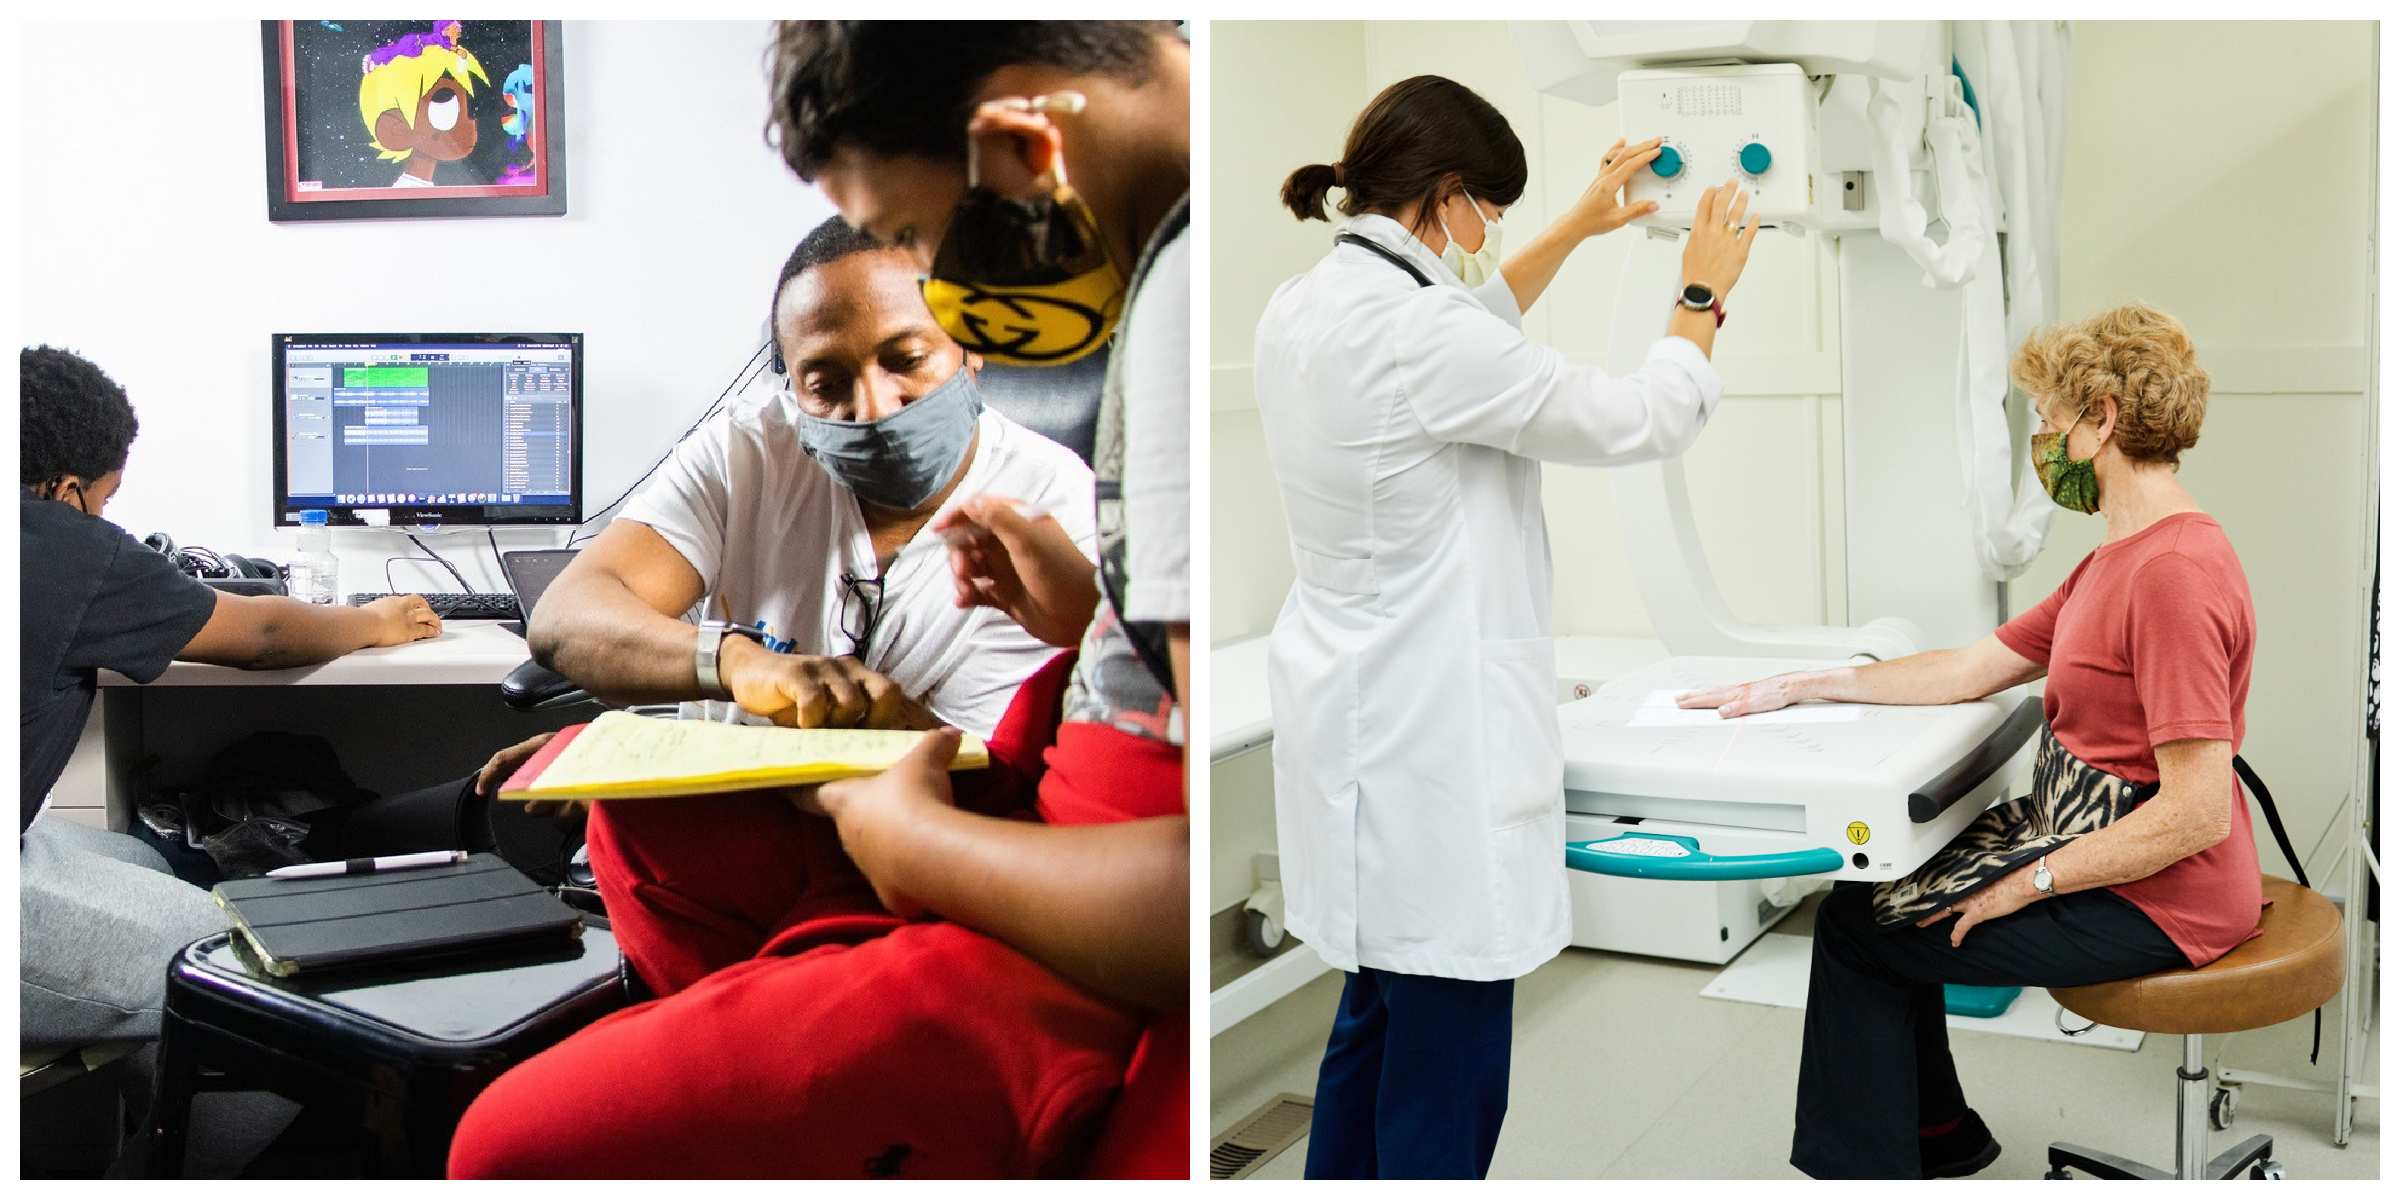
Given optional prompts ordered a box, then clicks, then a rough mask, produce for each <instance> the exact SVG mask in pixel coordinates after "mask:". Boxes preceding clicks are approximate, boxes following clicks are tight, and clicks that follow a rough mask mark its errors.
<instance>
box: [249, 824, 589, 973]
mask: <svg viewBox="0 0 2400 1200" xmlns="http://www.w3.org/2000/svg"><path fill="white" fill-rule="evenodd" d="M215 895H216V899H217V904H218V906H219V907H222V908H223V909H225V911H226V912H228V913H230V914H231V915H232V916H233V920H234V925H235V927H236V928H237V929H239V930H240V931H241V934H242V936H243V937H244V938H245V939H247V940H248V941H249V943H250V946H251V949H253V950H255V951H257V953H258V957H259V959H260V960H261V961H262V962H264V963H265V964H266V967H267V970H268V971H269V972H270V973H272V974H275V975H278V976H282V975H292V974H296V973H298V972H301V971H313V970H321V969H323V968H326V967H332V966H341V965H347V964H355V963H367V962H385V961H390V960H394V959H404V958H424V957H433V956H437V955H446V954H454V953H459V952H462V951H467V950H472V949H475V948H478V947H486V946H499V945H509V946H515V945H522V944H528V943H539V942H542V941H546V940H550V939H557V940H560V941H564V940H567V939H569V938H575V937H580V936H582V933H583V922H582V919H581V917H580V916H579V915H578V914H577V913H576V911H575V910H574V909H572V908H569V907H567V905H566V904H565V903H564V902H562V901H560V900H559V898H558V897H556V896H554V895H551V894H550V892H549V891H548V890H546V889H544V888H543V887H542V886H541V885H540V884H537V883H535V882H534V881H533V880H531V879H528V878H526V876H525V873H524V872H522V871H519V870H517V869H516V868H515V867H512V866H510V865H508V863H506V862H505V861H503V860H502V859H501V858H500V857H499V856H498V855H495V854H475V855H470V856H468V858H467V860H466V861H465V862H461V863H453V864H451V865H449V866H443V867H414V868H409V869H406V870H398V871H377V872H372V873H369V874H365V875H330V876H323V877H320V878H315V879H269V878H266V877H264V876H261V877H259V878H256V879H237V880H232V881H229V882H226V883H220V884H218V885H217V886H216V891H215Z"/></svg>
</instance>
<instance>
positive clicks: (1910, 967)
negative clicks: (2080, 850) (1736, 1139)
mask: <svg viewBox="0 0 2400 1200" xmlns="http://www.w3.org/2000/svg"><path fill="white" fill-rule="evenodd" d="M1872 892H1873V889H1872V887H1871V886H1870V885H1867V884H1863V883H1848V884H1836V885H1835V886H1834V889H1833V891H1832V893H1831V894H1829V895H1827V896H1826V897H1825V902H1824V905H1823V907H1821V908H1819V909H1818V910H1817V929H1816V952H1815V957H1814V958H1813V959H1812V960H1811V961H1810V963H1809V974H1808V1017H1807V1027H1806V1031H1805V1032H1804V1033H1803V1034H1802V1040H1801V1044H1800V1095H1799V1103H1798V1105H1797V1107H1796V1111H1795V1113H1794V1116H1793V1128H1792V1165H1793V1166H1795V1167H1798V1168H1800V1169H1801V1170H1802V1171H1804V1172H1806V1173H1808V1174H1809V1175H1812V1176H1814V1177H1816V1178H1818V1179H1917V1178H1920V1177H1921V1174H1922V1171H1921V1164H1920V1162H1919V1160H1918V1155H1917V1133H1918V1130H1919V1129H1921V1128H1925V1127H1928V1126H1937V1125H1940V1124H1942V1123H1944V1122H1947V1121H1950V1120H1952V1119H1954V1118H1956V1117H1959V1116H1961V1115H1963V1114H1964V1113H1965V1112H1966V1110H1967V1100H1966V1095H1965V1093H1964V1092H1963V1091H1962V1090H1961V1089H1960V1087H1959V1082H1958V1067H1957V1065H1956V1064H1955V1063H1953V1062H1952V1061H1951V1060H1950V1030H1949V1026H1948V1025H1947V1024H1945V1023H1944V1021H1943V1013H1942V985H1943V984H1945V983H1964V984H1979V985H1984V986H1995V987H2007V986H2023V987H2071V986H2075V985H2079V984H2087V983H2105V982H2107V981H2109V980H2112V979H2129V978H2132V977H2133V976H2136V975H2147V974H2149V973H2151V972H2153V971H2163V970H2167V969H2169V968H2181V967H2188V966H2190V965H2191V963H2190V960H2188V959H2186V958H2185V957H2184V955H2183V951H2181V950H2179V949H2176V947H2175V943H2174V942H2173V941H2171V940H2170V939H2169V938H2168V937H2167V935H2166V934H2165V933H2163V932H2161V931H2160V930H2159V928H2158V926H2157V925H2155V924H2153V923H2152V922H2151V920H2150V918H2149V917H2147V916H2145V915H2143V913H2142V911H2141V910H2140V909H2138V908H2135V907H2134V906H2133V905H2132V903H2131V902H2129V901H2126V900H2124V899H2121V898H2119V897H2118V896H2117V895H2116V894H2115V893H2114V892H2109V891H2105V890H2100V889H2094V890H2092V891H2085V892H2072V893H2069V894H2067V895H2064V896H2058V897H2055V898H2052V899H2048V900H2040V901H2036V902H2035V903H2033V904H2030V905H2028V906H2026V907H2024V908H2022V909H2019V910H2017V911H2016V912H2014V913H2011V914H2009V915H2008V916H2005V917H2002V918H2000V919H1998V920H1996V921H1987V922H1985V923H1983V924H1981V925H1977V926H1976V927H1975V928H1973V929H1971V930H1968V931H1967V936H1966V940H1965V942H1964V944H1962V945H1960V946H1959V947H1957V948H1956V949H1953V948H1951V945H1950V926H1951V922H1950V921H1946V920H1945V921H1942V922H1940V923H1939V924H1936V925H1933V926H1931V927H1930V928H1925V929H1919V928H1917V927H1916V926H1914V925H1903V926H1900V927H1898V928H1885V927H1883V926H1879V925H1877V924H1876V923H1875V916H1874V909H1873V906H1872V903H1871V898H1872Z"/></svg>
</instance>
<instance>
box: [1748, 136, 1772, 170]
mask: <svg viewBox="0 0 2400 1200" xmlns="http://www.w3.org/2000/svg"><path fill="white" fill-rule="evenodd" d="M1774 165H1775V156H1774V155H1773V154H1771V153H1769V152H1768V151H1767V148H1766V147H1765V146H1762V145H1760V144H1759V143H1757V142H1752V143H1750V144H1749V145H1747V146H1744V147H1742V169H1743V170H1745V171H1748V172H1749V173H1751V174H1753V175H1764V174H1766V173H1767V168H1768V167H1771V166H1774Z"/></svg>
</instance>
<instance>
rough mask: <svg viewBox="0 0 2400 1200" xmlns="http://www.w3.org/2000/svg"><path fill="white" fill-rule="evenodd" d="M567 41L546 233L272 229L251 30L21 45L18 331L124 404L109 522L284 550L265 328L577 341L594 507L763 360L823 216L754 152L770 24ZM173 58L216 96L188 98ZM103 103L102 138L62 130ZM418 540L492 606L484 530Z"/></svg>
mask: <svg viewBox="0 0 2400 1200" xmlns="http://www.w3.org/2000/svg"><path fill="white" fill-rule="evenodd" d="M563 36H564V42H565V47H564V48H565V54H566V104H567V125H566V130H567V179H568V206H567V207H568V215H566V216H565V217H519V218H508V219H483V220H438V221H427V220H418V221H369V222H346V221H345V222H298V223H293V224H285V225H276V224H271V223H269V222H268V221H267V217H266V197H265V194H264V188H265V183H264V179H265V167H264V163H263V161H262V155H263V154H264V138H263V136H262V134H261V121H262V114H261V113H260V103H261V101H260V93H259V89H258V87H257V86H256V85H255V84H254V83H253V84H249V85H244V84H243V82H242V81H243V80H255V79H256V78H257V76H256V75H255V74H254V72H256V71H257V70H258V59H259V31H258V25H257V23H256V22H248V21H219V22H206V23H181V24H155V23H111V24H107V25H89V24H48V25H41V26H33V27H28V36H27V37H26V38H25V39H24V41H23V51H22V53H21V56H20V58H19V63H20V71H19V76H20V78H19V84H18V86H19V87H20V88H21V89H22V95H23V97H24V101H25V102H24V105H23V111H24V113H25V116H24V119H23V122H22V136H23V138H24V142H23V152H24V158H23V163H24V165H25V167H26V170H25V171H24V174H23V183H22V185H21V187H22V193H23V198H24V221H25V225H24V229H25V230H26V231H27V232H26V235H25V237H24V255H25V257H24V263H25V268H24V282H23V284H22V289H23V294H24V313H25V317H24V322H25V325H24V331H23V336H24V337H25V339H26V341H27V342H28V343H33V342H49V343H53V344H56V345H60V346H65V347H68V348H71V349H74V350H77V351H79V352H81V353H83V354H84V355H86V356H87V357H89V358H91V359H92V360H93V361H95V362H97V363H99V364H100V365H101V367H102V368H104V369H105V370H107V371H108V372H109V373H110V374H111V375H113V376H115V377H116V379H117V381H118V382H119V383H122V384H123V385H124V386H125V388H126V391H127V392H128V393H129V394H130V395H131V396H132V398H133V403H134V407H135V411H136V412H137V413H138V414H139V416H140V418H141V422H142V431H141V436H140V438H139V439H138V440H136V441H135V443H134V447H133V456H132V460H131V462H130V463H128V465H127V471H126V481H125V488H124V491H123V492H122V493H121V495H120V498H119V499H118V500H117V501H116V502H114V503H113V504H112V505H111V506H110V508H109V512H108V515H109V517H110V518H111V519H113V520H115V521H117V522H118V523H119V524H122V525H123V526H125V527H126V528H127V529H130V530H132V531H133V532H135V533H136V534H141V533H146V532H148V531H150V530H153V529H163V530H166V531H168V532H170V533H172V534H173V535H174V536H175V537H176V538H177V539H178V540H180V541H183V542H186V543H193V544H202V545H207V546H210V547H212V548H215V549H219V550H228V551H235V552H247V553H266V554H269V555H270V556H272V557H276V558H282V557H285V556H286V555H287V554H288V551H289V548H290V546H291V544H292V534H291V532H290V531H281V532H278V531H276V530H274V529H273V528H272V527H271V526H270V525H269V523H268V518H267V512H268V487H269V479H268V475H269V471H270V467H271V463H272V461H273V459H272V447H271V445H270V443H269V438H270V436H271V435H270V428H271V427H270V425H269V419H270V413H269V408H270V405H271V402H272V394H271V392H270V390H269V381H268V370H267V364H268V349H267V339H268V335H269V334H270V333H274V332H283V331H310V330H326V331H343V332H353V331H372V330H395V331H401V330H427V331H453V330H457V331H468V330H484V329H540V330H562V331H580V332H582V333H584V334H585V335H586V356H585V364H586V376H585V383H584V397H585V403H586V412H585V415H584V436H585V441H586V449H585V459H584V491H585V495H586V497H587V499H586V508H587V512H588V511H590V510H591V509H596V508H597V507H598V506H600V505H602V504H605V503H607V502H608V501H609V500H611V499H613V498H615V496H616V494H617V493H618V492H620V491H622V490H623V489H624V488H625V486H626V485H627V484H629V483H631V482H632V481H633V479H634V478H635V477H636V476H637V475H638V474H640V472H641V471H643V470H644V469H646V468H647V467H648V466H649V464H650V463H651V462H652V461H653V460H654V459H656V458H657V456H658V455H659V454H660V453H662V452H663V451H664V450H665V449H666V446H667V444H668V442H669V440H670V439H672V438H673V437H674V436H675V435H676V434H677V433H680V432H681V431H682V430H683V428H684V427H685V426H686V425H687V424H689V423H690V422H691V420H692V418H693V417H695V416H697V415H698V414H699V412H700V411H701V410H702V409H703V408H704V407H705V406H706V405H707V404H708V402H709V401H710V400H711V399H712V398H713V397H715V396H716V394H717V392H718V391H719V389H721V388H722V387H724V385H725V383H726V382H727V380H729V379H730V378H731V377H732V375H733V372H734V368H736V367H737V366H739V365H740V364H741V363H742V361H743V360H744V359H745V358H747V357H748V356H749V354H750V352H751V350H753V349H754V348H755V347H756V346H757V337H758V333H759V330H760V327H761V323H762V321H763V320H764V318H765V307H766V302H767V296H768V293H769V291H770V290H771V289H772V286H773V284H774V280H775V272H776V270H777V268H778V267H780V266H781V264H782V262H783V258H784V256H785V255H786V254H787V253H789V252H790V250H791V247H792V246H793V244H794V243H796V242H797V241H798V240H799V238H800V236H801V235H802V234H804V233H806V232H807V231H808V229H809V228H810V227H811V226H813V225H815V224H816V223H817V222H818V221H820V220H822V219H824V218H825V217H826V216H829V215H831V213H832V209H831V207H830V206H829V205H828V204H826V203H825V201H824V200H823V199H822V197H821V196H819V194H818V193H817V192H816V191H815V190H814V189H813V188H809V187H806V186H804V185H802V184H801V183H800V182H799V181H798V180H796V179H794V178H793V177H792V176H791V175H790V173H789V172H787V171H786V170H785V169H784V166H783V164H782V162H781V160H780V159H778V158H777V157H776V156H775V153H774V152H773V151H772V150H771V149H769V148H768V147H767V145H766V144H765V142H764V141H763V140H761V137H760V132H759V130H760V125H761V122H762V120H763V118H764V117H765V114H766V85H765V81H764V76H763V66H762V59H761V54H762V51H763V50H764V48H765V46H766V37H767V34H766V29H765V26H764V23H763V22H756V21H727V22H660V23H631V22H613V21H602V22H593V21H570V22H568V23H567V25H566V28H565V29H564V30H563ZM95 63H107V64H109V69H108V71H107V73H106V74H107V83H106V86H105V87H103V88H100V89H99V91H97V92H95V90H94V87H95V85H94V82H93V81H94V76H93V74H92V72H93V64H95ZM193 63H209V64H214V66H213V67H212V68H211V69H212V70H213V71H215V72H217V73H218V74H223V73H224V72H227V71H230V72H231V76H232V79H231V82H230V83H224V82H223V81H220V84H219V85H218V86H214V87H210V88H208V89H205V91H204V92H195V91H194V90H193V87H192V79H193V76H192V74H191V66H190V65H191V64H193ZM96 95H105V97H106V99H105V101H102V102H100V103H102V105H103V107H104V108H105V110H106V111H107V112H108V113H109V114H110V118H109V122H108V124H109V126H110V127H112V128H114V129H115V130H117V131H118V132H117V133H114V134H104V133H102V132H100V131H99V130H97V129H96V128H95V127H94V126H92V125H91V124H90V123H88V122H86V121H83V120H80V119H69V117H70V115H71V114H72V113H73V112H74V111H77V110H81V109H86V108H88V106H89V103H90V101H89V98H90V97H93V96H96ZM186 113H189V114H192V116H191V117H190V118H188V120H189V121H190V122H196V123H186V122H187V118H186V117H183V116H180V115H179V114H186ZM178 130H183V131H186V132H188V134H189V136H181V135H176V133H175V131H178ZM500 536H501V543H502V545H503V546H507V547H511V548H514V547H518V546H542V545H557V544H559V543H560V541H561V540H562V539H563V537H564V536H565V534H564V531H563V530H559V529H549V530H544V531H540V532H523V533H516V534H508V533H503V534H501V535H500ZM433 545H434V546H435V548H436V549H438V550H441V551H442V552H443V553H444V554H445V555H448V556H450V557H451V558H452V559H453V561H458V562H460V565H461V566H462V567H463V568H465V570H466V571H467V575H468V578H469V579H471V580H473V581H475V582H476V583H477V585H478V586H480V587H492V588H495V589H497V588H499V586H500V584H501V580H500V578H499V575H498V573H497V569H496V564H494V563H492V562H491V556H490V552H489V551H488V550H487V549H485V548H484V543H483V540H482V538H481V536H480V535H477V536H475V537H473V538H471V539H470V538H467V537H465V536H462V535H456V534H445V535H443V536H442V537H440V538H438V539H436V540H434V542H433ZM336 552H337V553H338V554H339V555H340V557H341V559H342V574H343V589H344V590H345V591H381V590H383V588H384V560H385V559H386V558H387V557H389V556H391V555H395V554H402V553H414V551H413V550H411V549H410V548H409V547H408V544H407V542H406V541H404V540H403V539H402V538H401V537H400V536H399V535H397V534H394V533H389V532H366V531H359V532H355V533H353V532H351V531H348V530H344V531H341V532H340V533H338V534H337V540H336ZM468 559H474V560H477V561H476V562H474V563H470V562H468V561H467V560H468ZM393 571H394V577H395V578H396V580H397V581H398V583H399V585H400V586H401V587H403V588H408V587H417V588H426V589H438V590H453V589H455V588H456V586H457V585H456V584H455V583H453V582H451V581H450V580H449V579H448V577H447V576H446V575H445V574H443V573H442V572H441V570H440V568H438V567H434V566H432V565H431V564H427V563H408V562H404V563H398V564H395V565H394V568H393Z"/></svg>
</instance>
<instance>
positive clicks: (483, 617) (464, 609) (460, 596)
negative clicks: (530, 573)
mask: <svg viewBox="0 0 2400 1200" xmlns="http://www.w3.org/2000/svg"><path fill="white" fill-rule="evenodd" d="M392 594H394V593H391V592H352V593H350V603H351V604H352V605H353V606H356V605H360V604H366V603H369V602H371V601H375V600H381V599H383V598H384V597H386V596H389V595H392ZM399 594H401V595H418V596H423V597H425V603H427V604H430V605H432V606H433V614H434V615H435V616H437V617H440V618H441V619H443V620H445V621H514V620H516V619H517V597H516V594H515V593H513V592H414V593H407V592H404V593H399Z"/></svg>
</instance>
